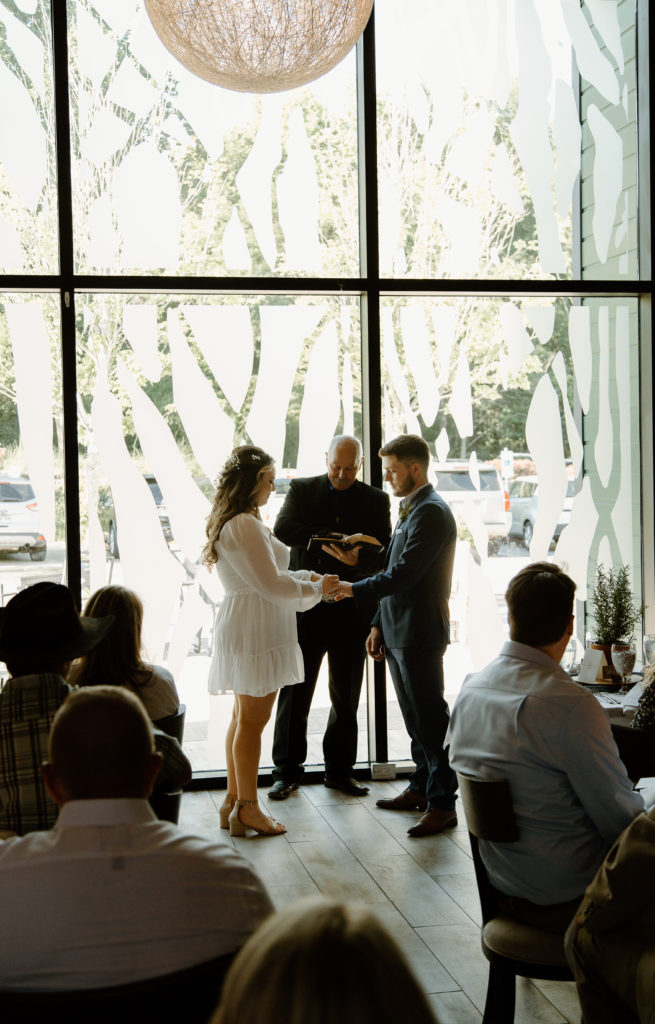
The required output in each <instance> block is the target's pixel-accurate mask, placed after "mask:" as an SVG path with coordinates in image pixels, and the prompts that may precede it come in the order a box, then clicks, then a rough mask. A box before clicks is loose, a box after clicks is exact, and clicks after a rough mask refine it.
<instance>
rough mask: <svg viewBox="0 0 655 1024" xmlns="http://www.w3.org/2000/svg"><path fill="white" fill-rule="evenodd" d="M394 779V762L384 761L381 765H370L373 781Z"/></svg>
mask: <svg viewBox="0 0 655 1024" xmlns="http://www.w3.org/2000/svg"><path fill="white" fill-rule="evenodd" d="M395 777H396V764H395V762H394V761H384V762H383V763H381V764H380V763H378V764H372V765H371V778H373V779H395Z"/></svg>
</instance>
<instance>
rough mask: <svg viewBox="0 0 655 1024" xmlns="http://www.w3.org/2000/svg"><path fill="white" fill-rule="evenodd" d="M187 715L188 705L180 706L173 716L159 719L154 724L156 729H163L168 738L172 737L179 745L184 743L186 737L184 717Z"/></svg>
mask: <svg viewBox="0 0 655 1024" xmlns="http://www.w3.org/2000/svg"><path fill="white" fill-rule="evenodd" d="M185 715H186V704H180V706H179V708H178V709H177V711H176V712H175V714H173V715H166V717H165V718H158V719H157V721H156V722H153V723H152V724H153V725H154V727H155V728H156V729H161V731H162V732H165V733H166V735H167V736H172V737H173V739H175V740H177V742H178V743H182V738H183V736H184V716H185Z"/></svg>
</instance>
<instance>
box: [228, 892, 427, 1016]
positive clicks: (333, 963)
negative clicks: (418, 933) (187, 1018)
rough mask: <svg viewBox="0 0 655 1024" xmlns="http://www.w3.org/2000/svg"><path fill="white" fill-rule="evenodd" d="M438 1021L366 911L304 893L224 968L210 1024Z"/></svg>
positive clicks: (403, 961)
mask: <svg viewBox="0 0 655 1024" xmlns="http://www.w3.org/2000/svg"><path fill="white" fill-rule="evenodd" d="M282 1019H284V1021H285V1024H343V1022H344V1021H357V1024H398V1021H403V1020H406V1021H411V1022H412V1024H438V1022H437V1020H436V1017H435V1016H434V1014H433V1013H432V1010H431V1009H430V1006H429V1003H428V1000H427V997H426V995H425V993H424V992H423V989H422V988H421V986H420V985H419V983H418V981H417V980H416V978H415V977H414V975H413V973H412V971H411V969H410V967H409V964H408V963H407V960H406V958H405V956H404V955H403V953H402V952H401V950H400V949H399V947H398V945H397V944H396V942H395V941H394V939H393V938H392V937H391V935H390V934H389V932H388V931H387V930H386V928H385V927H384V926H383V925H382V924H381V923H380V921H379V920H378V918H377V917H376V916H375V915H374V914H373V913H372V911H371V910H369V909H368V907H365V906H358V905H357V904H345V903H340V902H338V901H337V900H332V899H324V898H323V897H322V896H310V897H308V898H306V899H302V900H298V901H297V902H296V903H292V904H291V906H288V907H285V908H284V909H283V910H279V911H278V912H277V913H276V914H273V915H272V916H271V917H269V918H267V919H266V921H264V923H263V924H261V925H260V926H259V928H258V929H257V931H256V932H254V933H253V935H251V936H250V938H249V939H248V941H247V942H246V943H245V945H244V946H243V947H242V948H241V950H240V951H239V953H238V954H237V956H236V957H235V959H234V962H233V964H232V966H231V967H230V970H229V971H228V973H227V975H226V978H225V984H224V985H223V991H222V994H221V1001H220V1003H219V1007H218V1010H217V1012H216V1015H215V1016H214V1018H213V1021H212V1024H245V1022H246V1021H247V1022H248V1024H269V1022H270V1021H276V1020H282Z"/></svg>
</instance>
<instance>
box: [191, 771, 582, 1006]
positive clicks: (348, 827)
mask: <svg viewBox="0 0 655 1024" xmlns="http://www.w3.org/2000/svg"><path fill="white" fill-rule="evenodd" d="M370 787H371V792H370V794H369V795H368V796H367V797H364V798H363V799H361V798H357V797H348V796H344V795H343V794H341V793H338V792H335V791H334V790H330V789H326V788H325V787H324V786H322V785H312V786H305V787H302V788H301V789H299V790H298V791H297V792H295V793H293V794H292V795H291V796H290V797H289V799H288V800H286V801H284V802H283V803H281V802H275V801H270V802H269V801H267V800H266V792H267V791H266V790H265V789H262V790H260V801H261V803H262V806H263V807H264V808H265V809H266V808H268V811H269V813H271V814H273V816H275V817H279V818H280V820H281V821H283V822H284V823H285V825H286V826H287V828H288V832H287V834H286V835H285V836H282V837H280V838H276V839H266V838H260V837H257V836H255V835H254V834H253V833H251V834H250V835H249V836H248V837H245V838H235V839H231V838H230V836H229V835H228V833H227V832H226V831H224V830H222V829H221V828H220V827H219V822H218V811H217V808H218V807H219V806H220V804H221V803H222V801H223V797H224V792H223V791H218V790H214V791H204V792H194V793H187V794H185V795H184V798H183V801H182V812H181V815H180V825H181V826H182V827H183V828H186V829H188V830H189V831H192V832H194V833H196V834H199V835H203V836H206V837H207V838H209V839H213V840H216V841H217V842H223V843H234V845H235V847H236V849H237V850H239V851H240V852H241V853H242V854H243V856H244V857H246V858H247V859H248V860H249V861H250V862H251V863H252V864H253V866H254V867H255V868H256V869H257V871H258V872H259V874H260V875H261V877H262V878H263V879H264V881H265V883H266V885H267V887H268V889H269V892H270V894H271V898H272V899H273V902H274V903H275V905H276V906H277V907H282V906H285V905H286V904H288V903H290V902H292V901H293V900H296V899H298V898H299V897H301V896H306V895H309V894H312V893H317V892H321V893H325V894H326V895H330V896H334V897H337V898H339V899H344V900H347V901H352V900H359V901H361V902H363V903H365V904H367V905H368V906H369V907H371V909H372V910H373V911H374V912H375V913H376V914H378V915H379V916H380V919H381V920H382V921H383V922H384V923H385V924H386V925H387V927H388V928H389V930H390V931H391V933H392V934H393V935H394V936H395V938H396V939H397V941H398V942H399V944H400V945H401V947H402V948H403V949H404V951H405V953H406V954H407V956H408V958H409V960H410V962H411V963H412V965H413V968H414V970H415V972H416V974H417V976H418V977H419V979H420V980H421V982H422V983H423V985H424V987H425V989H426V991H427V992H428V994H429V997H430V1000H431V1002H432V1004H433V1006H434V1009H435V1012H436V1014H437V1016H438V1020H439V1021H440V1022H441V1024H475V1022H480V1021H481V1020H482V1009H483V1007H484V998H485V993H486V986H487V962H486V960H485V959H484V957H483V956H482V953H481V951H480V929H479V922H480V907H479V903H478V895H477V889H476V885H475V878H474V874H473V864H472V861H471V856H470V851H469V846H468V835H467V833H466V828H465V824H464V818H463V815H462V814H461V813H460V822H459V825H458V827H457V828H456V829H453V830H450V831H448V832H447V833H445V834H444V835H440V836H431V837H429V838H425V839H410V838H409V837H408V836H407V828H408V827H409V826H410V825H411V824H412V823H413V822H414V821H415V820H416V818H417V817H418V812H406V811H405V812H400V811H382V810H380V809H379V808H377V807H376V806H375V801H376V799H378V798H379V797H381V796H393V795H394V794H395V793H397V792H401V791H402V789H403V788H404V783H403V781H402V780H396V781H394V782H372V783H370ZM515 1020H516V1024H542V1022H543V1024H556V1022H562V1021H569V1022H571V1024H578V1022H579V1020H580V1010H579V1006H578V1000H577V996H576V993H575V986H574V985H573V984H572V983H566V982H531V981H528V980H526V979H523V978H519V979H518V980H517V1008H516V1018H515Z"/></svg>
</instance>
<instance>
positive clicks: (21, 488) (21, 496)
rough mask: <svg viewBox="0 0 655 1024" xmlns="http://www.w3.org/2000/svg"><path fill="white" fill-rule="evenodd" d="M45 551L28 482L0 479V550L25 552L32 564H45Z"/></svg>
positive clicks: (35, 506) (34, 500)
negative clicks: (27, 553)
mask: <svg viewBox="0 0 655 1024" xmlns="http://www.w3.org/2000/svg"><path fill="white" fill-rule="evenodd" d="M46 549H47V545H46V539H45V537H44V536H43V534H42V533H41V526H40V523H39V510H38V506H37V503H36V498H35V497H34V490H33V489H32V485H31V483H30V482H29V480H26V479H25V477H19V476H0V551H28V552H29V555H30V558H31V559H32V561H33V562H45V556H46Z"/></svg>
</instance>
